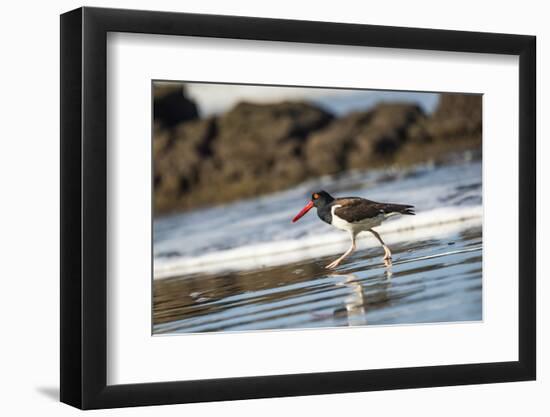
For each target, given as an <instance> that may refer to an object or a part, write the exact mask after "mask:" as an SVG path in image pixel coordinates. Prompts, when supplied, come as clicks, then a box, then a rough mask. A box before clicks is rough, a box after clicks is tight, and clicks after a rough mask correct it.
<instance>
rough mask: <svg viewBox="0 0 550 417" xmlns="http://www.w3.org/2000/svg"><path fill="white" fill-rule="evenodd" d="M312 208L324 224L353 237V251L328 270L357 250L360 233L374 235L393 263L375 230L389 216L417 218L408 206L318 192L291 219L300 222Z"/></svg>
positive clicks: (387, 258)
mask: <svg viewBox="0 0 550 417" xmlns="http://www.w3.org/2000/svg"><path fill="white" fill-rule="evenodd" d="M313 207H315V208H317V215H318V216H319V218H320V219H321V220H323V221H324V222H326V223H328V224H330V225H332V226H334V227H336V228H337V229H340V230H345V231H347V232H349V234H350V236H351V246H350V248H349V249H348V250H347V251H346V252H345V253H344V254H343V255H342V256H340V257H339V258H338V259H336V260H335V261H333V262H331V263H330V264H328V265H327V266H326V267H327V268H329V269H332V268H336V267H337V266H338V265H340V263H341V262H342V261H343V260H344V259H346V258H347V257H348V256H349V255H350V254H351V253H352V252H353V251H354V250H355V238H356V237H357V235H358V234H359V233H361V232H371V233H372V234H373V235H374V237H375V238H376V239H378V241H379V242H380V244H381V245H382V247H383V248H384V258H383V260H384V263H385V264H386V266H388V265H390V264H391V251H390V249H389V248H388V247H387V246H386V244H385V243H384V241H383V240H382V238H381V237H380V235H379V234H378V232H377V231H375V230H374V229H373V227H376V226H380V224H381V223H382V222H383V221H384V220H386V219H387V218H389V217H392V216H394V215H397V214H410V215H414V206H409V205H406V204H392V203H377V202H376V201H370V200H367V199H364V198H360V197H343V198H334V197H332V196H331V195H330V194H329V193H327V192H326V191H319V192H316V193H313V194H312V195H311V200H310V201H309V202H308V203H307V205H306V206H305V207H304V208H303V209H302V210H301V211H300V212H299V213H298V214H297V215H296V216H295V217H294V218H293V219H292V223H294V222H296V221H298V220H299V219H300V218H301V217H302V216H303V215H304V214H306V213H307V212H308V211H309V210H311V209H312V208H313Z"/></svg>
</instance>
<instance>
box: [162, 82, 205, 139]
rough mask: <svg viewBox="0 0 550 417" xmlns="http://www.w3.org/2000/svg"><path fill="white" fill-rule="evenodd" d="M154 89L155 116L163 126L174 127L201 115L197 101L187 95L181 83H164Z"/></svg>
mask: <svg viewBox="0 0 550 417" xmlns="http://www.w3.org/2000/svg"><path fill="white" fill-rule="evenodd" d="M154 90H155V97H154V101H153V117H154V120H155V121H156V122H157V123H159V124H160V125H161V126H162V127H164V128H172V127H174V126H176V125H177V124H179V123H182V122H185V121H188V120H194V119H197V118H198V117H199V112H198V109H197V106H196V104H195V102H194V101H192V100H191V99H189V98H188V97H187V96H186V95H185V90H184V88H183V87H182V86H181V85H170V84H162V85H160V86H155V88H154Z"/></svg>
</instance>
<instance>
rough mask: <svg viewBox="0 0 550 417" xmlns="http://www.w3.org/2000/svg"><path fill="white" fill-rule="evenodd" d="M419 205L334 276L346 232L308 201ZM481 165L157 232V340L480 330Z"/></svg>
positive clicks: (366, 182)
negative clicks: (449, 326)
mask: <svg viewBox="0 0 550 417" xmlns="http://www.w3.org/2000/svg"><path fill="white" fill-rule="evenodd" d="M321 186H322V187H323V188H325V187H326V188H327V189H328V190H329V191H331V192H334V193H335V194H336V195H338V196H342V195H358V196H364V197H367V198H371V199H373V200H378V201H392V202H399V203H407V204H414V205H415V206H416V210H417V215H416V216H402V217H400V218H397V219H395V220H390V221H388V222H386V223H384V224H383V225H382V226H381V227H380V228H378V230H379V232H380V233H381V235H382V236H383V238H384V240H385V241H386V243H387V244H388V245H389V246H390V248H391V249H392V252H393V264H392V265H391V266H390V267H386V266H385V265H384V263H383V262H382V260H381V257H382V255H383V250H382V248H381V247H380V246H379V245H378V243H377V242H376V240H375V239H374V238H373V237H372V236H371V235H370V234H368V233H366V234H361V235H360V237H359V240H358V250H357V251H356V252H355V253H354V254H353V255H352V256H351V257H350V258H348V259H347V260H346V261H344V263H342V264H341V265H340V266H339V267H338V268H337V269H336V270H333V271H329V270H327V269H325V268H324V266H325V265H327V264H328V263H330V262H331V261H332V260H333V259H335V258H336V257H338V256H339V255H340V254H341V253H343V252H344V251H345V250H346V249H347V247H348V246H349V237H348V236H347V234H346V233H343V232H341V231H338V230H334V229H333V228H331V226H329V225H326V224H323V223H322V222H321V221H320V220H319V219H318V218H317V216H316V215H315V214H314V213H313V211H312V213H311V214H308V215H307V216H305V217H304V218H303V219H302V220H300V221H299V222H298V223H296V224H291V223H290V219H291V218H292V216H293V215H294V214H296V212H297V211H298V210H299V209H300V208H301V206H302V205H303V204H304V203H305V201H306V198H307V195H308V194H309V192H310V191H311V190H316V189H318V188H321ZM481 191H482V190H481V163H480V162H479V161H475V160H474V161H472V160H469V159H466V160H460V161H455V163H453V164H450V165H447V166H419V167H416V168H413V169H410V170H408V171H398V172H392V171H374V172H370V173H350V174H347V175H345V176H341V177H338V178H322V179H319V180H316V181H311V182H309V183H306V184H302V185H300V186H298V187H296V188H294V189H291V190H288V191H285V192H282V193H276V194H272V195H270V196H266V197H261V198H257V199H253V200H246V201H241V202H238V203H234V204H229V205H226V206H222V207H216V208H211V209H206V210H197V211H194V212H190V213H185V214H180V215H176V216H170V217H164V218H161V219H157V220H156V221H155V223H154V242H155V244H154V254H155V258H154V278H155V280H154V282H153V285H154V306H153V319H154V328H153V332H154V333H155V334H166V333H180V332H185V333H187V332H214V331H250V330H262V329H288V328H314V327H337V326H355V325H388V324H405V323H437V322H449V321H477V320H481V319H482V271H481V269H482V206H481V195H482V193H481Z"/></svg>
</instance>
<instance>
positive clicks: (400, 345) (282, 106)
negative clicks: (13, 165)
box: [60, 8, 536, 409]
mask: <svg viewBox="0 0 550 417" xmlns="http://www.w3.org/2000/svg"><path fill="white" fill-rule="evenodd" d="M535 67H536V58H535V37H533V36H525V35H510V34H494V33H475V32H460V31H447V30H432V29H417V28H403V27H387V26H372V25H356V24H340V23H326V22H311V21H291V20H276V19H264V18H250V17H236V16H214V15H196V14H183V13H168V12H151V11H135V10H115V9H99V8H80V9H77V10H74V11H71V12H68V13H65V14H63V15H62V16H61V311H60V314H61V401H63V402H65V403H67V404H70V405H73V406H75V407H79V408H82V409H92V408H111V407H125V406H139V405H155V404H174V403H188V402H200V401H218V400H233V399H248V398H263V397H278V396H296V395H313V394H326V393H343V392H356V391H369V390H387V389H399V388H418V387H434V386H445V385H463V384H480V383H495V382H505V381H522V380H533V379H535V376H536V350H535V346H536V330H535V329H536V315H535V311H536V305H535V301H536V284H535V283H536V271H535V248H536V239H535V236H536V233H535V232H536V223H535V219H536V216H535V214H536V211H535V210H536V207H535V201H536V193H535V168H536V167H535V161H536V158H535V105H536V94H535Z"/></svg>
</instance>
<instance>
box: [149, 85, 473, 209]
mask: <svg viewBox="0 0 550 417" xmlns="http://www.w3.org/2000/svg"><path fill="white" fill-rule="evenodd" d="M174 93H175V91H168V92H166V91H165V92H164V93H163V94H161V93H158V94H159V95H158V97H156V99H155V103H156V100H160V99H162V98H166V97H168V96H170V95H171V94H174ZM177 94H178V96H182V94H181V90H179V91H178V92H177ZM179 99H180V98H178V100H179ZM193 106H194V105H193ZM178 107H179V105H178ZM195 112H196V108H195ZM155 114H156V113H155ZM186 117H190V118H191V119H192V120H188V119H186V121H184V122H174V121H173V123H174V124H173V125H170V123H168V124H167V123H166V119H162V120H155V124H154V138H153V152H154V185H155V212H156V214H160V213H165V212H169V211H175V210H186V209H190V208H196V207H200V206H204V205H214V204H219V203H225V202H229V201H233V200H236V199H241V198H247V197H254V196H257V195H261V194H266V193H270V192H274V191H278V190H282V189H285V188H288V187H291V186H293V185H296V184H298V183H300V182H302V181H304V180H306V179H308V178H312V177H317V176H320V175H327V174H329V175H332V174H338V173H341V172H344V171H346V170H349V169H368V168H371V167H380V166H384V165H387V164H388V163H391V164H397V165H406V164H412V163H418V162H424V161H428V160H432V159H433V158H436V157H439V156H441V155H443V154H448V153H449V152H453V151H457V150H458V151H463V150H468V149H473V148H476V149H478V148H480V144H481V120H482V114H481V96H479V95H463V94H442V96H441V102H440V103H439V106H438V108H437V109H436V111H435V112H434V113H433V114H432V115H425V114H424V113H423V112H422V110H421V109H420V108H419V107H418V106H416V105H412V104H405V103H393V104H389V103H383V104H379V105H378V106H376V107H374V108H373V109H372V110H370V111H365V112H356V113H351V114H348V115H346V116H343V117H340V118H337V119H334V118H333V116H332V115H331V114H329V113H327V112H326V111H324V110H322V109H320V108H318V107H316V106H314V105H311V104H307V103H303V102H282V103H274V104H252V103H244V102H243V103H239V104H238V105H236V106H235V107H233V108H232V109H231V110H229V111H228V112H226V113H225V114H223V115H220V116H218V117H210V118H208V119H203V120H200V119H196V117H197V114H196V113H193V111H191V112H190V113H188V116H186ZM174 120H175V119H174ZM168 126H169V127H168Z"/></svg>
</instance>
